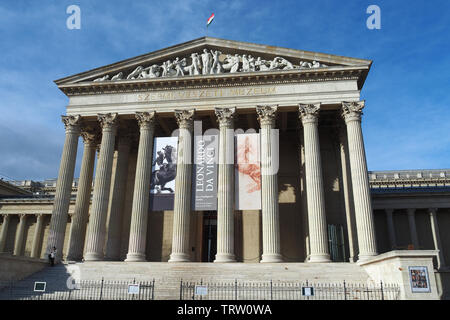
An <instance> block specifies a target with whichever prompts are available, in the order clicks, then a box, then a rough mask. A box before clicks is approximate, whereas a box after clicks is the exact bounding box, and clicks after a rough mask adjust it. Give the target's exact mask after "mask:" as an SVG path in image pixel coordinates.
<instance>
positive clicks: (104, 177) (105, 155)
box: [84, 114, 117, 261]
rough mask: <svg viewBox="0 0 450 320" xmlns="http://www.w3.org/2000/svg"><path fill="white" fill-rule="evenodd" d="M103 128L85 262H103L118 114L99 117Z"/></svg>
mask: <svg viewBox="0 0 450 320" xmlns="http://www.w3.org/2000/svg"><path fill="white" fill-rule="evenodd" d="M98 118H99V121H100V123H101V126H102V142H101V145H100V156H99V159H98V163H97V169H96V171H95V182H94V194H93V197H92V209H91V214H90V218H89V225H88V237H87V243H86V254H85V256H84V260H86V261H96V260H103V258H104V254H103V246H104V244H105V233H106V218H107V213H108V203H109V192H110V187H111V173H112V164H113V156H114V144H115V136H116V130H117V121H116V120H117V114H105V115H99V116H98Z"/></svg>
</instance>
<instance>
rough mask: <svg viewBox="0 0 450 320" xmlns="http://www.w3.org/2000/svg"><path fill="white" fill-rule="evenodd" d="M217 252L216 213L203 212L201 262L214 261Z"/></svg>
mask: <svg viewBox="0 0 450 320" xmlns="http://www.w3.org/2000/svg"><path fill="white" fill-rule="evenodd" d="M216 253H217V213H216V212H215V211H204V212H203V243H202V262H214V259H215V256H216Z"/></svg>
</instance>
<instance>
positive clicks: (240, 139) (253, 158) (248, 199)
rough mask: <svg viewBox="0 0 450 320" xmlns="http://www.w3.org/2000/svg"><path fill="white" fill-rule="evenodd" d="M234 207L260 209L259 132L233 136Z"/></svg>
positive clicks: (237, 208) (238, 208)
mask: <svg viewBox="0 0 450 320" xmlns="http://www.w3.org/2000/svg"><path fill="white" fill-rule="evenodd" d="M234 145H235V156H236V161H235V163H236V164H235V179H234V184H235V185H234V193H235V196H234V198H235V208H236V210H260V209H261V162H260V144H259V133H246V134H238V135H236V136H235V144H234Z"/></svg>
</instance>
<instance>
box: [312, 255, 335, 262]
mask: <svg viewBox="0 0 450 320" xmlns="http://www.w3.org/2000/svg"><path fill="white" fill-rule="evenodd" d="M324 262H331V259H330V255H329V254H312V255H310V256H309V261H308V263H324Z"/></svg>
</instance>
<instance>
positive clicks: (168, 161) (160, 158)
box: [150, 137, 178, 211]
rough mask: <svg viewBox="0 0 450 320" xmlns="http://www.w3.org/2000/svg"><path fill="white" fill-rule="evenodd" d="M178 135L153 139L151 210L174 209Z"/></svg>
mask: <svg viewBox="0 0 450 320" xmlns="http://www.w3.org/2000/svg"><path fill="white" fill-rule="evenodd" d="M177 144H178V137H156V138H155V139H154V140H153V156H152V178H151V184H150V210H151V211H162V210H173V203H174V199H175V176H176V172H177V171H176V168H177V167H176V163H177V147H178V145H177Z"/></svg>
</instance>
